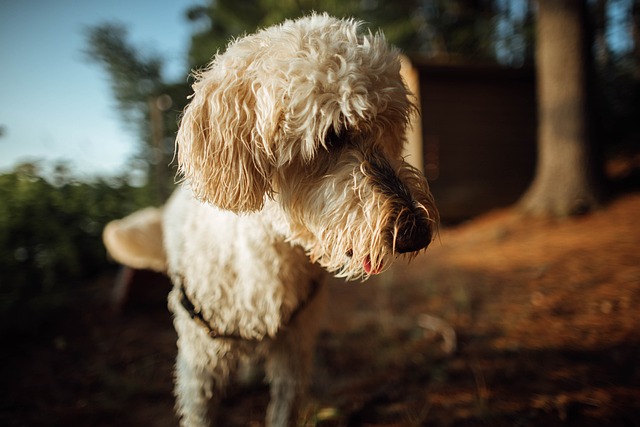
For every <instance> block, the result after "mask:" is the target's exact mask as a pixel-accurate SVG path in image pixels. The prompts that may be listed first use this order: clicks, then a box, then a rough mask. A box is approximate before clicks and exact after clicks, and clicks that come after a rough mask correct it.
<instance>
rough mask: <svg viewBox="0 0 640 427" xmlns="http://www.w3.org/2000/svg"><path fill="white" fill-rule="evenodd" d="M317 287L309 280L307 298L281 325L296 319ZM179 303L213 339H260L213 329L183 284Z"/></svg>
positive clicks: (315, 282) (318, 286) (315, 292)
mask: <svg viewBox="0 0 640 427" xmlns="http://www.w3.org/2000/svg"><path fill="white" fill-rule="evenodd" d="M319 288H320V284H319V283H318V282H317V281H315V280H314V281H312V282H311V290H310V291H309V295H307V298H306V299H305V300H304V301H302V302H301V303H300V304H299V305H298V306H297V307H296V309H295V310H294V311H293V313H291V317H289V320H288V322H287V324H286V325H283V326H287V325H288V324H290V323H292V322H293V321H294V320H295V319H296V317H298V315H299V314H300V313H301V312H302V310H304V309H305V307H306V306H307V305H309V303H310V302H311V301H312V300H313V298H314V297H315V296H316V294H317V293H318V289H319ZM180 304H181V305H182V307H183V308H184V309H185V310H186V312H187V313H188V314H189V317H191V319H192V320H193V321H194V322H196V323H197V324H198V325H200V326H202V327H203V328H204V329H206V330H207V335H209V337H211V338H213V339H232V340H245V341H260V339H258V338H253V339H251V338H244V337H243V336H241V335H240V334H237V333H235V334H227V333H220V332H219V331H217V330H216V329H214V328H213V326H211V324H210V323H209V322H208V321H207V320H205V318H204V316H203V315H202V312H201V311H200V310H199V309H197V308H196V306H195V305H194V304H193V302H191V300H190V299H189V297H188V296H187V292H186V290H185V288H184V285H181V286H180Z"/></svg>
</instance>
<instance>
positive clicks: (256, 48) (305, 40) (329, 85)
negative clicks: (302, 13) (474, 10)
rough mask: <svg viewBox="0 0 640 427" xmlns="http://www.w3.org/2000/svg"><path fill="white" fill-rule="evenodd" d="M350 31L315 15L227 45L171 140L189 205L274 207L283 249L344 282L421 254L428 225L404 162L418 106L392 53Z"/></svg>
mask: <svg viewBox="0 0 640 427" xmlns="http://www.w3.org/2000/svg"><path fill="white" fill-rule="evenodd" d="M359 26H360V25H359V23H358V22H356V21H353V20H339V19H335V18H331V17H329V16H327V15H312V16H310V17H307V18H302V19H299V20H295V21H287V22H285V23H284V24H282V25H279V26H275V27H271V28H268V29H266V30H263V31H260V32H258V33H257V34H255V35H251V36H247V37H244V38H240V39H238V40H236V41H235V42H233V43H232V44H231V45H230V46H229V47H228V49H227V50H226V51H225V52H224V53H222V54H219V55H217V56H216V57H215V58H214V59H213V61H212V62H211V64H210V65H209V66H208V68H207V69H206V70H204V71H202V72H200V73H198V74H197V80H196V83H195V84H194V95H193V99H192V101H191V103H190V104H189V106H188V107H187V109H186V110H185V113H184V116H183V119H182V124H181V127H180V131H179V132H178V138H177V145H178V162H179V165H180V171H181V173H182V174H183V175H184V176H185V178H186V179H187V181H188V182H189V184H190V185H191V187H192V189H193V191H194V193H195V195H196V197H198V198H199V199H201V200H202V201H205V202H208V203H211V204H213V205H215V206H218V207H219V208H222V209H226V210H230V211H233V212H237V213H242V212H250V211H256V210H260V209H262V208H263V206H264V204H265V202H266V201H267V200H274V201H276V204H277V205H278V206H279V207H280V208H281V212H280V213H279V215H277V216H278V217H279V218H283V221H284V222H285V223H286V224H285V229H286V234H287V236H288V238H289V239H290V240H291V241H292V242H294V243H297V244H300V245H302V246H303V247H304V248H305V249H306V250H307V251H308V253H309V255H310V257H311V258H312V260H314V261H317V262H319V263H320V264H321V265H323V266H324V267H325V268H327V269H328V270H330V271H332V272H334V273H336V274H338V275H341V276H345V277H349V278H355V277H363V276H367V275H369V274H372V273H376V272H378V271H379V270H381V269H382V268H383V267H386V266H388V265H389V264H390V261H391V259H392V257H393V256H394V255H396V254H399V253H415V252H416V251H419V250H420V249H422V248H424V247H426V246H427V245H428V244H429V242H430V241H431V235H432V230H433V227H435V224H436V222H437V211H436V209H435V205H434V203H433V200H432V198H431V195H430V192H429V189H428V185H427V182H426V180H425V179H424V178H423V177H422V175H421V174H420V173H419V172H418V171H416V170H415V169H413V168H412V167H410V166H408V165H407V164H406V163H405V162H404V161H403V160H402V158H401V153H402V148H403V143H404V135H405V131H406V128H407V126H408V123H409V119H410V117H411V115H412V114H414V113H415V107H414V106H413V104H412V103H411V101H410V98H409V97H410V93H409V91H408V90H407V88H406V86H405V84H404V82H403V80H402V78H401V77H400V59H399V55H398V52H397V51H396V50H395V49H393V48H391V47H389V46H388V45H387V43H386V41H385V39H384V37H383V36H382V35H381V34H375V35H374V34H371V33H362V32H360V31H359Z"/></svg>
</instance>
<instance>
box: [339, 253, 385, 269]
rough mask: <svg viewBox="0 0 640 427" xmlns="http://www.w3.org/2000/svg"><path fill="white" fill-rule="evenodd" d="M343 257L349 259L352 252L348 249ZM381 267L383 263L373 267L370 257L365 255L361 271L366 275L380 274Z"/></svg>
mask: <svg viewBox="0 0 640 427" xmlns="http://www.w3.org/2000/svg"><path fill="white" fill-rule="evenodd" d="M345 255H346V256H347V257H349V258H351V257H352V256H353V250H351V249H349V250H348V251H347V253H346V254H345ZM383 267H384V264H383V263H380V264H379V265H373V263H372V262H371V257H370V256H369V255H367V256H366V257H365V258H364V260H362V269H363V270H364V272H365V273H367V274H368V275H374V274H380V273H381V272H382V269H383Z"/></svg>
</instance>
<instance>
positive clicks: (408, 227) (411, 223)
mask: <svg viewBox="0 0 640 427" xmlns="http://www.w3.org/2000/svg"><path fill="white" fill-rule="evenodd" d="M429 243H431V226H430V224H429V222H428V221H427V220H426V219H423V218H420V217H418V218H416V217H411V218H408V219H406V220H404V221H402V222H401V224H400V227H399V228H398V231H397V232H396V236H395V250H396V252H398V253H401V254H404V253H408V252H416V251H419V250H420V249H424V248H426V247H427V246H429Z"/></svg>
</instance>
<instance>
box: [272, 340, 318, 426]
mask: <svg viewBox="0 0 640 427" xmlns="http://www.w3.org/2000/svg"><path fill="white" fill-rule="evenodd" d="M292 332H293V331H287V332H285V333H284V334H282V335H284V336H280V337H278V338H277V339H276V341H275V342H274V343H273V345H272V347H271V348H270V351H269V355H268V358H267V363H266V366H265V368H266V374H267V379H268V380H269V385H270V392H271V400H270V401H269V407H268V408H267V423H266V425H267V427H292V426H295V425H297V421H298V416H299V408H300V404H301V401H302V398H303V395H304V393H305V391H306V387H307V384H308V379H309V374H310V370H311V360H310V359H311V355H310V354H309V353H310V351H309V350H308V349H305V348H303V346H301V345H300V344H301V343H296V342H295V341H296V340H295V339H294V336H295V335H296V334H295V333H292Z"/></svg>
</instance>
